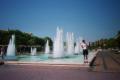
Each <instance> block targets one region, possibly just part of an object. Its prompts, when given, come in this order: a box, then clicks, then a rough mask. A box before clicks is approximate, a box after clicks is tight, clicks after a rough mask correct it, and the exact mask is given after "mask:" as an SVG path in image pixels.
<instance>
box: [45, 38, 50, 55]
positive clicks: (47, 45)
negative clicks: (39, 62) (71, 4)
mask: <svg viewBox="0 0 120 80" xmlns="http://www.w3.org/2000/svg"><path fill="white" fill-rule="evenodd" d="M48 53H50V46H49V41H48V40H47V43H46V45H45V54H48Z"/></svg>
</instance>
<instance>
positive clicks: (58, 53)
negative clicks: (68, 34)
mask: <svg viewBox="0 0 120 80" xmlns="http://www.w3.org/2000/svg"><path fill="white" fill-rule="evenodd" d="M63 47H64V46H63V30H62V29H59V28H58V27H57V32H56V36H55V38H54V45H53V57H54V58H59V57H63V56H64V49H63Z"/></svg>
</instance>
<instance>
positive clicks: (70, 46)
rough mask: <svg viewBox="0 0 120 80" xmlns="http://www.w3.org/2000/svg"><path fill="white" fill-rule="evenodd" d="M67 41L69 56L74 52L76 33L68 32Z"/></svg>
mask: <svg viewBox="0 0 120 80" xmlns="http://www.w3.org/2000/svg"><path fill="white" fill-rule="evenodd" d="M66 38H67V39H66V43H67V56H72V55H73V54H74V35H73V33H70V32H67V36H66Z"/></svg>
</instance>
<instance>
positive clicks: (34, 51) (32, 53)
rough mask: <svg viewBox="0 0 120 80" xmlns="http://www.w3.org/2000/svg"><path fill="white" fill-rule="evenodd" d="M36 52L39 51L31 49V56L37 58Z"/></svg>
mask: <svg viewBox="0 0 120 80" xmlns="http://www.w3.org/2000/svg"><path fill="white" fill-rule="evenodd" d="M36 52H37V49H36V48H32V47H31V55H32V56H35V55H36Z"/></svg>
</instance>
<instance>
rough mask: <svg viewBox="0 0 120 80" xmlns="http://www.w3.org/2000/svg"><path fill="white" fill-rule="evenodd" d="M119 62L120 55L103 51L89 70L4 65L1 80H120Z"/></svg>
mask: <svg viewBox="0 0 120 80" xmlns="http://www.w3.org/2000/svg"><path fill="white" fill-rule="evenodd" d="M119 62H120V56H119V54H114V52H112V51H108V50H103V51H101V52H98V54H97V56H96V59H95V61H94V63H93V66H92V67H89V68H88V67H79V66H77V67H67V66H66V67H65V66H40V65H21V64H16V65H13V64H4V65H1V66H0V80H8V79H10V80H120V65H119Z"/></svg>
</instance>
